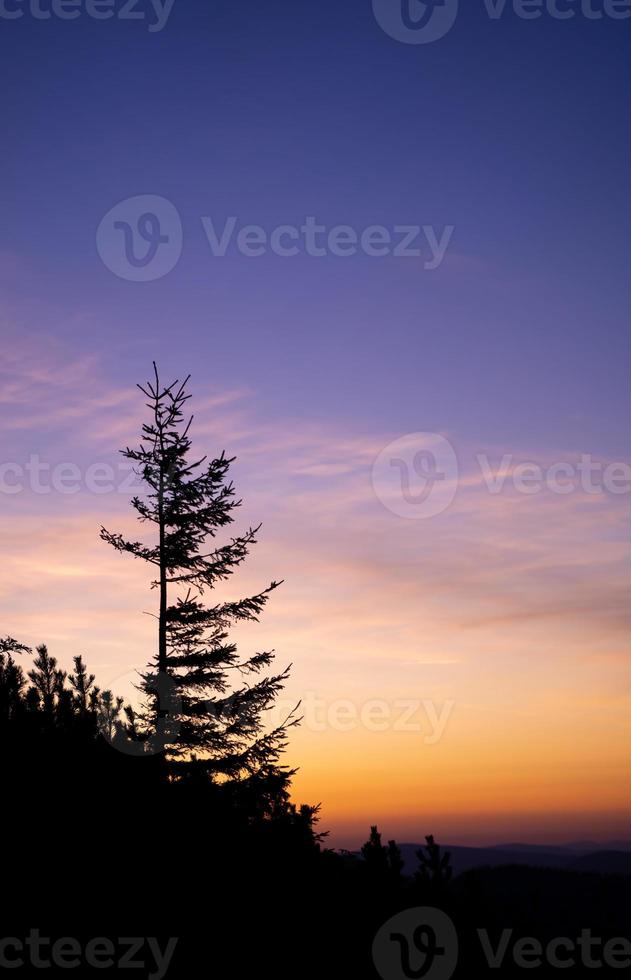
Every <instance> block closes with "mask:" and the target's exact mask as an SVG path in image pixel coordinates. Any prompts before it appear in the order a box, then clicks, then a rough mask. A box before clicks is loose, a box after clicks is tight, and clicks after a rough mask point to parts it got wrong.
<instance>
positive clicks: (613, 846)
mask: <svg viewBox="0 0 631 980" xmlns="http://www.w3.org/2000/svg"><path fill="white" fill-rule="evenodd" d="M422 846H423V845H421V844H400V845H399V847H400V849H401V855H402V857H403V861H404V873H405V874H413V873H414V871H415V870H416V869H417V867H418V859H417V857H416V852H417V851H418V850H420V849H421V847H422ZM441 847H442V850H443V852H444V851H449V853H450V854H451V865H452V867H453V869H454V874H456V875H458V874H462V872H464V871H470V870H472V869H473V868H482V867H490V868H496V867H501V866H503V865H515V864H517V865H528V866H530V867H540V868H560V869H567V870H574V871H596V872H600V873H606V874H631V841H608V842H605V843H596V842H594V841H585V842H583V841H579V842H572V843H570V844H559V845H554V844H519V843H516V844H494V845H490V846H488V847H463V846H461V845H458V844H455V845H450V844H444V845H441Z"/></svg>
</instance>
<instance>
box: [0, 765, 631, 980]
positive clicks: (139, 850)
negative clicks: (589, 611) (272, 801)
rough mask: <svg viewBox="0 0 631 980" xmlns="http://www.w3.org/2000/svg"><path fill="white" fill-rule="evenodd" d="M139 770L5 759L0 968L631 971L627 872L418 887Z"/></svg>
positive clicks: (302, 829) (219, 972)
mask: <svg viewBox="0 0 631 980" xmlns="http://www.w3.org/2000/svg"><path fill="white" fill-rule="evenodd" d="M40 755H41V753H40ZM137 772H138V769H137V760H135V759H132V760H130V761H129V764H125V765H123V766H116V767H114V768H112V769H111V770H110V769H109V768H108V767H107V766H101V767H99V766H96V767H94V768H93V767H92V763H91V762H90V763H89V764H88V765H87V767H86V765H85V760H79V762H78V763H77V764H76V765H74V764H73V765H67V764H66V762H64V768H63V774H60V772H59V769H55V768H54V767H53V768H52V769H51V770H50V771H49V772H48V773H47V767H46V765H45V760H44V761H42V759H41V758H40V759H39V761H38V762H37V764H34V765H33V766H32V767H31V768H29V767H27V766H25V765H24V764H23V760H22V764H21V768H20V771H19V772H18V773H16V772H12V771H11V762H10V759H9V760H7V758H6V757H5V758H4V760H3V769H2V775H3V781H4V786H5V793H4V794H3V817H4V820H3V838H2V871H3V899H4V900H3V903H2V920H1V924H0V939H1V940H2V942H1V944H0V960H1V962H0V972H2V973H6V974H7V975H11V976H13V977H15V978H19V977H23V976H37V977H41V976H49V977H50V976H66V975H68V973H71V972H73V971H74V975H75V976H78V977H81V978H82V980H83V978H84V977H102V978H106V977H108V976H113V975H117V976H118V975H122V976H126V975H128V974H127V972H126V971H127V970H129V971H132V970H134V971H135V972H133V973H131V972H130V974H129V975H130V976H138V977H152V978H155V980H161V978H162V977H164V976H167V977H173V978H180V977H182V978H186V980H188V978H191V980H193V978H198V977H210V978H213V977H217V978H222V980H223V978H226V980H241V978H243V980H251V978H255V977H258V976H271V977H273V978H275V980H283V978H285V977H287V978H289V977H291V978H303V977H304V978H311V977H313V978H318V980H320V978H322V980H325V978H326V980H328V978H332V980H337V978H339V980H371V978H377V977H381V978H382V980H420V978H422V977H429V978H430V980H432V978H433V980H448V978H449V977H450V976H452V975H453V976H455V977H462V978H465V977H466V978H467V980H469V978H473V977H478V976H481V977H485V976H489V977H498V976H501V977H504V976H518V977H528V976H532V975H535V976H537V977H541V976H546V977H547V976H550V977H558V976H559V975H560V971H563V970H565V974H566V975H567V976H576V975H589V976H601V977H602V976H609V975H611V976H620V975H622V976H624V975H625V970H626V975H630V976H631V876H630V875H628V874H625V873H599V872H597V871H581V870H569V869H565V868H537V867H529V866H523V865H522V866H520V865H512V866H504V867H502V866H500V867H490V868H481V869H471V870H468V871H464V872H462V873H461V874H458V875H456V876H455V877H454V878H453V879H452V880H451V881H449V882H444V881H442V880H441V879H437V880H431V879H430V880H429V881H426V882H424V883H422V884H420V883H418V882H416V881H415V880H414V878H413V877H410V876H408V875H405V874H404V875H399V874H397V873H396V872H395V871H393V870H392V868H391V867H388V866H387V865H384V866H382V867H381V866H378V864H377V865H375V866H371V865H370V864H369V863H366V862H364V861H362V860H358V859H357V858H356V857H352V856H342V855H339V854H337V853H333V852H330V851H327V850H326V843H325V842H324V843H320V844H319V843H318V842H317V841H315V840H314V838H313V834H312V832H311V829H310V827H309V826H308V824H306V823H305V822H304V821H301V820H300V819H296V818H295V815H294V817H291V815H289V816H284V817H280V818H278V819H267V818H266V819H262V820H258V821H256V820H255V821H252V820H251V819H250V818H248V819H247V820H245V819H244V818H243V814H242V813H240V812H238V811H233V810H231V808H230V806H226V805H225V802H224V803H221V804H220V803H218V801H217V799H215V798H214V797H213V795H212V794H206V793H200V791H199V787H196V788H188V789H187V788H186V787H180V788H178V789H175V790H174V789H173V787H166V788H165V787H164V786H162V787H156V786H153V784H152V783H151V782H150V781H148V782H147V781H145V782H143V780H139V779H138V778H137ZM428 910H429V911H428ZM614 940H616V943H613V941H614ZM606 943H609V944H610V945H609V946H608V947H606V956H605V944H606ZM550 944H552V945H550ZM489 961H490V962H489ZM49 964H50V965H49ZM599 964H600V965H599ZM625 964H626V966H625ZM9 971H10V974H9ZM121 971H123V972H122V973H121ZM561 975H562V974H561Z"/></svg>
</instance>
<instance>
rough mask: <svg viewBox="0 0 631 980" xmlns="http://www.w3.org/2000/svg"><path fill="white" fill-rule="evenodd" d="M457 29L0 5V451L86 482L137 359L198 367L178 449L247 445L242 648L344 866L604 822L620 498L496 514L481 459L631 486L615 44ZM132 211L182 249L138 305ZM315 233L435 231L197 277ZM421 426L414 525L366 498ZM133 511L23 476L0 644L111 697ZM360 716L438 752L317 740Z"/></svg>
mask: <svg viewBox="0 0 631 980" xmlns="http://www.w3.org/2000/svg"><path fill="white" fill-rule="evenodd" d="M14 2H15V0H14ZM43 2H44V0H42V3H43ZM595 2H596V0H594V3H595ZM7 6H12V4H11V3H7ZM461 8H464V9H461V10H460V14H459V17H458V20H457V22H456V24H455V26H454V27H453V29H452V30H451V31H450V32H449V34H448V35H447V36H446V37H444V38H442V39H441V40H438V41H436V42H434V43H432V44H427V45H408V44H403V43H400V42H398V41H397V40H395V39H393V38H392V37H390V36H388V35H387V34H386V33H384V31H383V30H382V29H381V28H380V27H379V25H378V24H377V22H376V20H375V18H374V16H373V13H372V9H371V4H370V2H369V0H361V2H360V0H346V2H344V3H340V2H339V0H337V2H334V0H321V2H320V3H318V4H291V3H288V2H285V3H280V2H268V3H264V4H262V3H260V2H254V0H243V2H241V3H239V4H235V3H229V2H228V0H212V2H208V3H206V2H204V3H201V2H193V0H175V5H174V7H173V11H172V13H171V15H170V18H169V20H168V23H167V24H166V26H165V28H164V30H162V31H161V32H155V33H151V32H149V31H148V30H147V22H146V21H140V20H139V21H129V22H121V21H119V20H116V19H115V20H112V21H103V22H101V21H95V20H92V19H90V18H89V17H87V16H83V15H82V16H80V17H79V18H78V19H77V20H75V21H72V22H65V21H62V20H59V19H58V18H57V19H55V18H52V19H51V20H39V19H37V18H35V17H34V16H32V14H30V13H29V11H28V4H26V5H25V7H24V9H25V15H24V16H23V17H22V18H20V19H16V20H4V19H2V18H0V46H1V49H2V59H1V61H0V76H1V78H2V87H3V92H4V93H5V98H4V100H3V110H4V111H3V116H4V127H3V130H4V147H3V153H2V156H1V157H0V173H1V175H2V180H0V200H1V207H2V222H1V223H0V317H1V321H2V346H1V350H0V382H1V387H0V402H1V404H2V418H3V437H4V438H3V448H2V462H3V463H5V462H12V463H17V464H24V463H25V462H26V461H27V460H28V458H29V456H30V455H32V454H38V455H39V456H40V457H41V458H42V459H43V460H45V461H47V462H49V463H50V464H53V465H55V464H59V463H74V464H76V465H78V466H79V467H80V468H81V471H82V472H85V469H86V467H88V466H89V465H91V464H94V463H97V462H109V463H115V462H116V450H117V449H118V448H119V447H120V446H122V445H124V444H126V443H128V442H130V441H133V440H134V439H135V437H136V432H137V430H138V425H139V422H140V419H141V416H142V400H141V399H139V398H137V397H136V395H137V393H135V392H134V384H135V382H136V381H139V380H144V378H145V377H146V376H147V373H148V371H149V370H150V364H151V360H152V359H153V358H155V359H157V360H158V361H159V363H160V364H161V366H162V370H163V372H164V373H165V374H172V375H173V376H175V375H180V376H181V375H182V374H186V373H189V372H191V373H192V374H193V392H194V395H195V400H194V407H195V410H196V413H197V422H196V426H195V429H194V435H195V444H196V447H197V446H199V447H200V448H203V450H204V451H209V452H212V451H217V452H219V451H221V450H222V449H224V448H225V449H226V450H227V451H228V452H229V453H231V454H236V455H237V456H238V457H239V459H238V463H237V464H236V466H235V471H234V478H235V481H236V483H237V487H238V489H239V491H240V494H241V495H242V496H243V498H244V501H245V503H244V515H243V516H244V519H245V520H247V521H251V522H253V523H258V521H262V522H263V531H262V534H261V543H260V544H259V546H258V547H257V551H256V555H255V556H254V557H253V559H252V561H251V562H250V564H249V566H248V568H246V569H244V570H243V573H242V574H241V575H240V579H239V582H238V583H237V582H236V581H235V583H234V586H235V589H237V590H238V591H239V592H245V591H246V590H247V589H248V588H258V587H259V586H260V585H261V584H265V583H266V582H267V581H268V580H269V579H271V578H284V579H285V585H284V586H283V588H282V589H281V590H279V591H278V592H277V593H276V594H275V595H274V597H273V600H272V602H271V604H270V606H269V609H268V612H267V613H266V615H265V617H264V619H263V620H262V621H261V624H260V626H257V627H250V628H249V630H248V631H247V632H244V634H243V637H242V641H243V642H244V643H245V644H247V645H248V647H249V648H250V647H256V648H261V647H266V646H269V645H272V646H274V647H275V648H276V649H277V651H278V656H279V662H280V663H282V664H284V663H288V662H293V664H294V668H293V674H292V680H291V683H290V685H289V687H288V691H287V701H288V702H290V701H292V699H294V700H295V699H297V698H302V699H303V702H304V704H305V707H306V710H307V711H308V716H307V720H306V722H305V724H303V726H302V728H301V729H300V730H299V731H297V732H296V733H294V735H293V738H292V746H291V751H290V753H289V761H290V762H291V763H292V764H297V765H299V766H300V767H301V769H300V773H299V775H298V776H297V778H296V782H295V787H296V796H297V797H298V798H299V799H301V800H305V801H309V802H318V801H320V800H322V802H323V825H324V826H325V827H326V828H328V829H331V830H332V831H333V840H334V842H335V843H340V844H349V845H353V844H357V843H358V842H359V840H360V838H361V837H365V836H367V831H368V827H369V825H370V824H371V823H374V822H379V824H380V826H381V827H382V829H383V831H384V833H386V834H387V835H389V836H397V837H398V838H399V839H419V838H420V837H421V836H422V835H424V834H425V833H434V834H436V836H437V837H439V838H443V839H447V838H449V839H450V840H451V841H452V842H454V843H456V842H458V841H465V842H466V841H474V840H499V839H509V838H517V837H519V838H521V839H525V840H552V839H554V840H563V839H570V838H572V837H577V836H579V837H591V838H601V839H604V838H607V837H611V836H625V834H626V835H627V836H628V833H629V831H628V827H629V819H630V817H631V780H630V779H629V776H630V775H631V710H630V709H631V645H630V639H629V638H630V636H631V632H630V631H631V613H630V611H629V610H630V605H629V598H630V597H629V586H628V581H629V572H630V567H629V566H630V564H631V495H630V494H627V495H615V494H610V493H600V494H587V493H585V492H583V491H581V490H578V491H577V492H575V493H572V494H570V495H566V496H560V495H558V494H554V493H551V492H549V491H545V490H544V491H543V492H541V493H538V494H533V495H525V494H520V493H516V492H514V491H512V490H511V489H510V487H509V488H508V489H506V491H504V492H502V493H500V494H496V495H493V494H490V493H489V492H488V490H487V489H486V488H485V486H484V482H483V480H481V478H480V471H479V467H477V465H476V461H475V457H476V454H479V453H487V454H489V458H490V459H491V461H492V463H493V464H494V465H498V464H499V461H500V460H501V458H502V456H503V455H504V454H507V453H508V454H512V456H513V457H514V461H515V462H522V461H535V462H537V463H538V464H540V465H541V466H543V467H547V466H550V465H553V464H554V463H557V462H569V463H575V462H576V461H577V460H578V459H579V458H580V457H581V454H590V455H591V456H593V457H594V458H596V459H597V460H600V461H602V462H603V464H607V463H610V462H612V461H620V462H625V463H627V464H628V463H631V452H630V450H629V444H628V422H629V408H630V402H631V388H630V385H629V364H630V360H631V335H630V332H629V316H628V310H629V299H630V296H629V293H630V291H631V277H630V276H629V261H630V244H629V243H630V221H629V218H630V214H629V211H630V205H629V188H628V179H629V178H628V175H629V172H630V163H631V159H630V158H631V139H630V125H629V120H628V113H627V111H626V108H625V104H624V101H625V100H624V93H625V92H626V91H627V89H628V83H629V74H630V71H629V51H630V47H631V20H627V21H613V20H611V19H604V20H602V21H595V20H591V19H588V18H586V17H583V16H577V17H576V18H574V19H573V20H564V21H557V20H555V19H553V18H551V17H549V16H547V15H546V16H543V17H542V18H541V19H540V20H536V21H524V20H523V19H520V18H519V17H517V16H516V15H515V14H514V13H513V12H512V10H510V5H509V9H507V11H506V13H505V14H504V16H503V17H502V18H500V19H499V20H495V21H493V20H491V19H490V18H489V17H488V16H487V14H486V12H485V9H484V6H483V3H482V2H480V3H469V2H467V3H466V4H465V3H461ZM142 9H145V8H144V7H143V8H142ZM145 194H147V195H158V196H161V197H164V198H166V199H168V200H169V201H171V202H172V204H173V205H174V206H175V207H176V209H177V211H178V212H179V215H180V217H181V221H182V225H183V229H184V244H183V251H182V256H181V258H180V261H179V263H178V264H177V266H176V267H175V268H174V269H173V270H172V271H171V272H170V273H169V274H168V275H165V276H164V277H163V278H161V279H158V280H156V281H152V282H146V283H138V282H130V281H127V280H125V279H122V278H118V277H117V276H116V275H114V274H113V273H112V272H111V271H110V269H108V268H106V266H105V265H104V263H103V262H102V261H101V259H100V258H99V254H98V252H97V247H96V233H97V228H98V226H99V224H100V222H101V220H102V218H103V217H104V216H105V215H106V213H107V212H109V211H110V209H112V208H113V207H114V206H115V205H117V204H118V203H119V202H120V201H123V200H126V199H128V198H133V197H135V196H137V195H145ZM308 215H314V216H316V217H317V219H318V221H319V222H321V223H322V224H324V225H326V226H327V227H329V228H330V227H333V226H335V225H341V224H344V225H350V226H352V227H353V228H355V229H357V230H358V231H360V232H361V231H362V230H363V229H364V228H366V227H368V226H371V225H384V226H385V227H387V228H393V227H394V226H395V225H432V226H434V227H435V228H436V229H438V231H439V232H440V231H441V230H442V229H443V228H444V227H445V226H447V225H453V226H454V227H455V231H454V233H453V238H452V241H451V244H450V247H449V249H448V251H447V255H446V258H445V260H444V262H443V263H442V265H441V266H440V267H439V268H438V269H436V270H434V271H428V270H426V269H424V268H423V260H422V259H413V258H409V257H395V256H389V257H382V258H371V257H368V256H366V255H357V256H354V257H349V258H340V257H336V256H333V255H328V256H325V257H321V258H315V257H312V256H309V255H305V254H301V255H299V256H296V257H293V258H282V257H280V256H278V255H273V254H268V255H265V256H263V257H260V258H257V259H254V258H250V257H246V256H244V255H241V254H238V253H237V252H230V253H229V254H228V255H227V256H226V257H223V258H222V257H216V256H212V255H211V253H210V250H209V247H208V244H207V241H206V239H205V236H204V231H203V228H202V225H201V217H202V216H210V217H212V219H213V221H214V222H215V223H216V225H217V226H222V225H223V223H224V222H225V220H226V219H227V218H229V217H230V216H235V217H236V218H238V221H239V223H240V224H257V225H261V226H263V227H264V228H265V229H266V230H268V231H270V232H271V231H272V230H273V229H274V228H275V227H277V226H279V225H283V224H293V225H300V224H301V223H302V222H303V221H304V219H305V218H306V216H308ZM416 432H428V433H441V434H443V435H444V436H445V437H446V438H448V439H449V441H450V442H451V444H452V445H453V447H454V449H455V451H456V455H457V457H458V461H459V464H460V473H461V480H460V484H459V487H458V492H457V494H456V497H455V500H454V502H453V503H452V505H451V506H450V507H449V508H448V509H447V510H446V511H445V512H444V513H442V514H440V515H438V516H436V517H434V518H431V519H427V520H409V519H406V517H401V516H398V515H397V514H396V513H393V512H392V511H391V510H389V509H388V507H387V506H384V504H383V502H382V501H381V500H379V499H377V496H376V494H375V490H374V487H373V480H372V478H371V474H372V468H373V463H374V460H375V459H376V458H377V457H378V455H379V454H380V453H381V451H382V450H383V449H384V448H385V447H387V446H388V445H389V444H390V443H391V442H393V441H395V440H398V439H400V438H401V437H404V436H407V435H408V434H410V433H416ZM127 499H128V495H126V494H125V493H110V494H94V493H90V492H88V491H87V490H81V492H79V493H78V494H64V493H60V492H56V491H53V492H51V493H37V492H34V491H33V489H25V490H24V492H21V493H19V494H6V493H5V494H2V495H1V500H2V511H1V514H0V528H1V530H2V536H3V543H4V547H3V562H2V566H0V602H1V606H0V608H1V611H2V628H1V630H0V631H1V632H2V633H11V634H13V635H15V636H17V637H18V638H19V639H21V640H23V641H25V642H29V643H37V642H42V641H47V642H48V644H49V647H50V649H51V651H52V652H53V653H54V654H55V655H56V656H58V658H59V659H60V660H61V661H62V663H63V664H64V665H69V664H70V662H71V657H72V655H73V654H75V653H79V652H80V653H83V654H84V656H85V657H86V659H87V660H88V661H89V663H90V666H91V668H92V669H93V670H95V672H96V673H97V674H98V677H99V681H101V682H102V683H103V684H105V683H111V685H112V686H113V687H115V688H116V689H117V690H120V691H121V693H128V691H129V690H131V683H132V681H133V671H134V670H135V669H138V668H140V667H142V666H143V665H144V663H145V662H146V661H147V659H148V658H149V657H150V656H151V654H152V644H153V621H152V620H151V619H150V617H148V616H143V615H142V612H143V611H150V610H151V608H152V606H151V603H152V601H153V597H152V596H151V595H150V594H148V593H147V592H146V590H145V585H146V579H147V576H146V575H145V573H144V571H143V570H142V569H141V568H139V567H137V566H135V565H134V563H133V562H132V561H131V559H129V560H127V561H126V560H125V559H123V558H121V557H120V556H117V555H115V554H109V553H108V549H107V548H106V546H105V545H104V544H102V543H101V542H100V541H99V539H98V528H99V525H100V524H101V523H104V524H107V525H108V526H111V527H113V528H120V529H121V530H124V529H125V528H126V527H127V528H128V527H130V522H131V520H132V516H131V512H130V510H129V508H128V506H127ZM374 699H380V700H381V701H382V702H384V703H386V704H387V705H389V706H390V708H391V711H392V712H393V713H395V714H396V713H397V711H398V708H397V707H396V705H397V704H398V702H400V701H401V700H402V699H407V700H410V699H412V700H414V699H416V700H417V701H418V702H419V704H420V705H422V703H423V702H426V704H428V705H432V706H433V710H435V711H437V712H438V713H439V714H440V712H441V711H443V710H448V719H447V723H446V725H445V727H444V731H442V734H441V737H440V738H439V739H438V740H437V741H435V742H432V739H431V737H430V739H429V741H428V739H427V736H428V735H430V736H431V724H430V723H429V721H428V718H427V715H426V713H425V714H424V713H423V711H424V710H425V709H423V708H422V707H421V708H419V711H418V712H417V714H416V716H415V717H416V718H417V720H418V719H420V720H421V722H422V730H421V731H419V730H418V725H417V726H416V728H415V730H413V731H410V730H398V728H399V727H400V726H397V725H396V724H395V723H394V722H393V723H392V724H389V725H388V726H387V727H386V730H385V731H370V730H369V729H368V727H367V726H366V725H365V724H361V723H360V724H349V725H347V726H346V727H347V728H348V729H349V730H340V725H339V724H338V723H333V722H331V715H330V712H331V710H333V711H335V710H337V708H339V701H340V700H342V701H343V702H348V703H350V708H349V704H347V705H346V707H347V709H349V710H350V711H351V712H352V710H355V712H357V713H360V712H361V711H362V709H363V707H365V705H366V704H367V703H368V702H370V701H372V700H374ZM322 705H324V708H323V707H322ZM445 705H447V706H448V707H447V709H445ZM336 706H337V707H336ZM449 706H450V707H449ZM429 710H430V711H431V710H432V709H431V708H430V709H429ZM322 711H324V713H325V717H326V718H328V720H325V723H324V725H322V724H321V722H320V720H319V719H321V717H322ZM342 711H343V709H342ZM314 718H315V719H316V720H315V721H314V720H313V719H314ZM428 726H429V727H428ZM342 727H344V726H342Z"/></svg>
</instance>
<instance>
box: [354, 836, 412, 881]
mask: <svg viewBox="0 0 631 980" xmlns="http://www.w3.org/2000/svg"><path fill="white" fill-rule="evenodd" d="M361 853H362V857H363V859H364V861H365V862H366V865H367V867H368V869H369V871H370V872H372V873H374V874H377V875H381V876H390V877H393V878H399V877H400V875H401V872H402V870H403V858H402V857H401V851H400V850H399V848H398V847H397V844H396V841H393V840H390V841H388V846H387V847H386V846H385V845H384V844H382V843H381V834H380V833H379V830H378V828H377V827H376V826H373V827H371V828H370V837H369V838H368V840H367V841H366V843H365V844H364V846H363V847H362V850H361Z"/></svg>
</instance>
